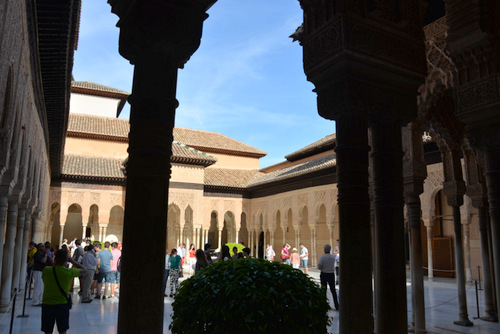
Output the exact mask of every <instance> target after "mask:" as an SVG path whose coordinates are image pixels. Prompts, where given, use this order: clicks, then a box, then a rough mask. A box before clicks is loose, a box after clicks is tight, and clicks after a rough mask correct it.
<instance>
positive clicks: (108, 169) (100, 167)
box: [62, 155, 125, 179]
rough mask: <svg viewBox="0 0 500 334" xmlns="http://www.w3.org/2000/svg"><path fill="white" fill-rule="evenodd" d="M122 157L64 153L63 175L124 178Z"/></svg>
mask: <svg viewBox="0 0 500 334" xmlns="http://www.w3.org/2000/svg"><path fill="white" fill-rule="evenodd" d="M123 171H124V170H123V159H111V158H100V157H87V156H79V155H65V156H64V162H63V167H62V174H63V176H64V175H65V176H75V177H97V178H121V179H123V178H125V174H124V173H123Z"/></svg>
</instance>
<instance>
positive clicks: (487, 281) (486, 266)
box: [477, 205, 498, 322]
mask: <svg viewBox="0 0 500 334" xmlns="http://www.w3.org/2000/svg"><path fill="white" fill-rule="evenodd" d="M477 213H478V219H479V237H480V241H481V260H482V262H483V290H484V312H485V313H486V316H483V317H481V319H482V320H485V321H491V322H498V315H497V313H496V310H495V301H494V296H493V287H492V281H491V266H490V252H489V248H490V247H489V240H488V217H487V208H486V207H485V206H483V205H482V206H480V207H478V209H477Z"/></svg>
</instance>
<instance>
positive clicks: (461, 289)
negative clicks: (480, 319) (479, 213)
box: [453, 205, 473, 326]
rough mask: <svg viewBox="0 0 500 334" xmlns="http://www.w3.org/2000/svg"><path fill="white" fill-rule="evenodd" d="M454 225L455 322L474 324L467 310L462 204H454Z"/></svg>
mask: <svg viewBox="0 0 500 334" xmlns="http://www.w3.org/2000/svg"><path fill="white" fill-rule="evenodd" d="M453 227H454V231H455V271H456V273H457V288H458V320H456V321H454V322H453V323H454V324H456V325H460V326H473V323H472V322H471V321H470V320H469V315H468V312H467V293H466V290H465V284H466V282H465V273H464V270H465V268H464V267H465V266H464V252H463V243H462V240H463V239H462V222H461V221H460V206H458V205H454V206H453Z"/></svg>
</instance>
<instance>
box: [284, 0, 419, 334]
mask: <svg viewBox="0 0 500 334" xmlns="http://www.w3.org/2000/svg"><path fill="white" fill-rule="evenodd" d="M300 3H301V6H302V8H303V10H304V23H303V26H302V28H301V29H298V30H297V32H296V33H294V34H293V35H292V37H293V38H294V39H298V40H299V41H300V43H301V45H303V48H304V50H303V53H304V57H303V59H304V72H305V73H306V75H307V80H309V81H311V82H312V83H313V84H314V85H315V92H316V93H317V94H318V113H319V114H320V115H321V116H322V117H324V118H326V119H330V120H335V121H336V129H337V135H336V148H335V151H336V153H337V180H338V183H337V188H338V204H339V230H340V248H341V249H342V265H341V266H340V271H341V272H340V276H341V277H342V279H341V281H340V285H341V286H340V291H341V293H342V296H341V298H340V304H341V307H340V321H339V324H340V333H341V334H347V333H349V334H352V333H371V332H373V321H372V313H373V312H372V276H371V269H372V266H371V263H372V261H371V254H372V252H371V227H370V201H369V196H368V151H369V147H368V134H367V132H368V127H369V125H370V123H372V124H373V128H372V130H373V139H374V143H375V147H374V156H373V157H374V165H375V166H374V168H375V169H376V170H375V172H374V177H375V183H376V187H377V190H376V202H377V203H376V204H377V205H378V213H377V214H376V216H377V219H378V222H377V226H378V227H377V228H376V229H377V230H378V231H377V232H376V234H377V235H378V237H379V239H380V238H381V237H382V235H383V234H387V238H385V239H380V240H382V241H383V243H384V244H383V245H379V246H378V247H376V252H377V256H384V255H387V257H382V258H379V259H377V261H376V262H383V263H381V264H379V265H378V268H379V269H382V270H384V269H386V268H388V267H389V263H392V262H393V261H394V266H393V267H391V268H390V269H389V270H390V271H389V273H380V275H381V276H378V275H379V273H377V276H378V282H379V284H378V285H377V287H378V288H380V289H381V291H379V292H376V293H377V300H376V304H378V305H377V312H376V321H375V323H376V324H377V331H376V332H377V333H398V334H399V333H407V330H408V328H407V314H406V288H405V282H406V276H405V272H404V270H405V263H404V260H405V259H404V243H403V237H404V234H403V233H404V232H403V219H402V216H403V215H402V210H403V209H402V205H403V194H402V193H403V192H402V176H401V173H402V172H401V157H402V154H401V151H402V149H401V128H400V127H401V125H404V124H407V123H408V122H409V121H411V120H412V119H413V118H415V117H416V111H417V108H416V107H417V105H416V94H417V88H418V87H419V86H420V85H421V83H422V82H423V78H424V75H425V73H426V64H425V53H424V51H425V47H424V43H423V40H424V38H423V30H422V18H421V16H420V15H419V12H420V8H419V4H418V3H417V2H411V1H405V2H404V3H403V1H392V2H391V5H390V7H391V9H392V10H393V12H392V13H391V15H386V14H387V8H388V7H387V6H386V5H387V4H386V3H384V4H383V5H382V3H381V2H374V1H368V0H361V1H354V2H352V1H351V2H349V5H346V4H345V3H347V2H345V3H344V2H342V4H340V3H339V2H338V1H326V2H320V1H306V0H301V1H300ZM325 13H328V15H325ZM375 27H377V28H375ZM367 41H369V42H367ZM375 41H377V42H375ZM388 49H391V52H389V53H387V52H386V51H387V50H388ZM382 50H384V51H382ZM410 50H411V51H410ZM388 54H390V56H389V57H387V55H388ZM392 140H394V141H395V143H394V142H393V141H392ZM385 143H387V148H386V146H385ZM385 158H387V159H388V160H387V161H390V163H388V162H387V161H386V160H384V159H385ZM392 162H394V164H395V165H393V166H399V170H398V171H397V169H398V167H394V168H392V169H391V164H392ZM382 166H383V167H382ZM387 166H389V168H387ZM384 168H385V169H384ZM387 169H390V170H393V171H395V173H393V174H392V175H389V173H388V172H387ZM385 181H387V182H388V184H383V182H385ZM390 186H391V187H394V188H393V189H390V188H389V187H390ZM386 195H387V196H388V197H387V198H384V196H386ZM381 219H384V220H381ZM400 239H401V240H400ZM393 241H394V244H392V243H391V242H393ZM395 250H397V251H398V252H399V251H400V250H401V251H400V253H401V254H399V253H394V252H393V251H395ZM378 260H380V261H378ZM390 273H392V274H393V275H391V274H390ZM385 275H387V276H388V277H389V276H390V277H389V280H390V281H391V282H393V283H394V284H395V285H393V286H392V287H391V289H389V288H388V285H389V284H387V282H382V281H381V280H380V279H381V278H382V277H385ZM385 292H387V294H388V295H389V296H394V297H397V300H390V299H389V298H388V297H387V296H388V295H385ZM379 296H380V299H379ZM395 305H397V306H401V307H400V308H397V307H396V306H395ZM396 308H397V310H396V312H393V313H391V312H390V310H394V309H396ZM354 319H355V320H354Z"/></svg>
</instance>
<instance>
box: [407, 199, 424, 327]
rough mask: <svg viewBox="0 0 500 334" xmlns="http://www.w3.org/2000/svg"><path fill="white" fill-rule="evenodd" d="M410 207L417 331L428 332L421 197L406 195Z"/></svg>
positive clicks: (413, 298) (413, 299)
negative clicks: (421, 228) (421, 230)
mask: <svg viewBox="0 0 500 334" xmlns="http://www.w3.org/2000/svg"><path fill="white" fill-rule="evenodd" d="M406 205H407V207H408V222H409V226H410V238H411V241H410V242H411V287H412V289H411V296H412V304H413V316H414V320H415V333H417V334H424V333H426V329H425V328H426V325H425V300H424V273H423V268H422V237H421V233H420V209H421V206H420V197H419V196H418V195H414V196H406Z"/></svg>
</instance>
